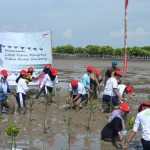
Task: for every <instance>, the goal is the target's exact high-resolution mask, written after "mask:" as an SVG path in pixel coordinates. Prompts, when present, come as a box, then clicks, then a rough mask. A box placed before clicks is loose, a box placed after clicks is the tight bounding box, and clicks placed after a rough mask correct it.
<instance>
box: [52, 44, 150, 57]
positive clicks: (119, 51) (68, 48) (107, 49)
mask: <svg viewBox="0 0 150 150" xmlns="http://www.w3.org/2000/svg"><path fill="white" fill-rule="evenodd" d="M127 51H128V55H130V56H135V57H137V56H150V46H144V47H138V46H134V47H128V48H127ZM52 52H53V53H64V54H90V55H96V54H98V55H120V56H123V55H124V48H116V49H114V48H112V47H111V46H98V45H88V46H86V47H85V48H82V47H73V46H72V45H65V46H57V47H55V48H52Z"/></svg>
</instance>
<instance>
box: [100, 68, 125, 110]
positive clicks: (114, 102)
mask: <svg viewBox="0 0 150 150" xmlns="http://www.w3.org/2000/svg"><path fill="white" fill-rule="evenodd" d="M120 77H122V75H121V71H120V70H117V71H115V72H114V76H112V77H111V78H109V79H108V80H107V82H106V85H105V88H104V92H103V106H102V108H103V109H102V112H106V111H110V110H111V107H112V106H118V104H119V101H120V102H121V101H123V100H124V98H123V97H122V96H121V95H120V94H119V92H118V81H117V80H118V79H119V78H120Z"/></svg>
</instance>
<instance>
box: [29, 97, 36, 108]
mask: <svg viewBox="0 0 150 150" xmlns="http://www.w3.org/2000/svg"><path fill="white" fill-rule="evenodd" d="M35 103H36V99H35V98H32V99H31V100H30V106H31V107H32V106H33V105H34V104H35Z"/></svg>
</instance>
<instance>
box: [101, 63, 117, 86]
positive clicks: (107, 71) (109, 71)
mask: <svg viewBox="0 0 150 150" xmlns="http://www.w3.org/2000/svg"><path fill="white" fill-rule="evenodd" d="M111 64H112V67H111V68H108V69H107V70H106V72H105V80H104V86H105V85H106V81H107V80H108V79H109V78H110V77H111V75H112V72H115V71H116V70H119V68H117V62H116V61H112V62H111Z"/></svg>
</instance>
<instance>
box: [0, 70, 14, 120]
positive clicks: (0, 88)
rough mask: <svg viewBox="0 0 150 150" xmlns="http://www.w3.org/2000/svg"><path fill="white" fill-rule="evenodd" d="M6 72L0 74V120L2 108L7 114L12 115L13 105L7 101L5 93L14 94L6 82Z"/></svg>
mask: <svg viewBox="0 0 150 150" xmlns="http://www.w3.org/2000/svg"><path fill="white" fill-rule="evenodd" d="M7 76H8V73H7V70H2V71H1V72H0V118H1V117H2V115H1V112H2V109H3V107H6V108H7V109H8V114H14V110H15V104H13V103H12V102H8V101H7V97H8V96H7V93H13V94H14V95H15V93H14V91H13V90H11V89H10V86H9V84H8V82H7Z"/></svg>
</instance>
